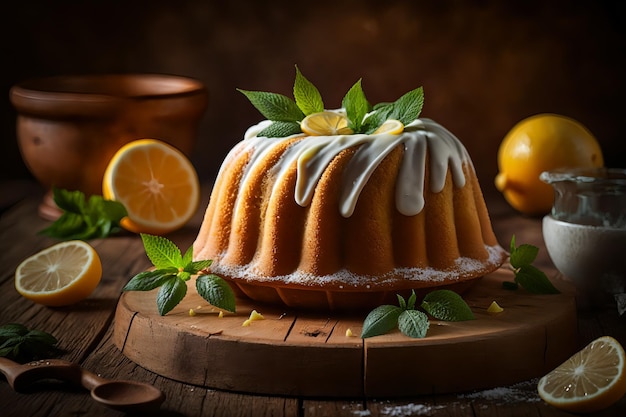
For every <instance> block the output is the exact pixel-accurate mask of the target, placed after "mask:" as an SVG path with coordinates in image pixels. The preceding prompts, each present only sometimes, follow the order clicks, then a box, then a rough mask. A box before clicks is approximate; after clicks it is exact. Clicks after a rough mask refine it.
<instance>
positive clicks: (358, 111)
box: [341, 80, 372, 133]
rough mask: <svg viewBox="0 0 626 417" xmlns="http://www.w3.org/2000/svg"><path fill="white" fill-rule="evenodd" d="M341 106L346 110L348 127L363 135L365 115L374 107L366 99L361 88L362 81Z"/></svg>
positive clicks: (351, 90) (352, 89) (355, 85)
mask: <svg viewBox="0 0 626 417" xmlns="http://www.w3.org/2000/svg"><path fill="white" fill-rule="evenodd" d="M341 106H342V107H343V108H344V109H345V110H346V116H347V117H348V121H349V123H348V127H349V128H350V129H352V130H353V131H354V132H355V133H362V132H361V128H362V126H363V119H364V118H365V115H366V114H367V113H368V112H370V111H371V110H372V106H371V105H370V104H369V102H368V101H367V98H365V93H364V92H363V89H362V87H361V80H359V81H357V82H356V83H355V84H354V85H353V86H352V87H351V88H350V90H348V92H347V93H346V95H345V96H344V98H343V100H342V101H341Z"/></svg>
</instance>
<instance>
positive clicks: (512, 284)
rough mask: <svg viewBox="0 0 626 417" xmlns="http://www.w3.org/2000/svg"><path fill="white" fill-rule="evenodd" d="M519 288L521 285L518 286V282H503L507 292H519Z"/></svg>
mask: <svg viewBox="0 0 626 417" xmlns="http://www.w3.org/2000/svg"><path fill="white" fill-rule="evenodd" d="M518 287H519V285H518V284H517V282H513V281H503V282H502V288H504V289H505V290H509V291H515V290H517V288H518Z"/></svg>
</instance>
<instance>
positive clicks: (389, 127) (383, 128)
mask: <svg viewBox="0 0 626 417" xmlns="http://www.w3.org/2000/svg"><path fill="white" fill-rule="evenodd" d="M402 132H404V125H403V124H402V122H401V121H400V120H396V119H389V120H386V121H385V123H383V124H382V125H380V126H379V127H378V129H376V130H375V131H374V133H372V135H380V134H382V133H386V134H388V135H399V134H400V133H402Z"/></svg>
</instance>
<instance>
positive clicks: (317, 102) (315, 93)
mask: <svg viewBox="0 0 626 417" xmlns="http://www.w3.org/2000/svg"><path fill="white" fill-rule="evenodd" d="M293 97H294V98H295V99H296V105H297V106H298V107H299V108H300V110H302V112H303V113H304V115H305V116H308V115H309V114H312V113H319V112H323V111H324V102H323V101H322V95H321V94H320V92H319V90H318V89H317V88H316V87H315V86H314V85H313V84H312V83H311V82H310V81H309V80H307V79H306V78H305V77H304V75H302V73H301V72H300V69H299V68H298V66H297V65H296V81H295V82H294V85H293ZM270 120H273V119H270Z"/></svg>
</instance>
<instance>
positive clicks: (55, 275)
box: [15, 240, 102, 307]
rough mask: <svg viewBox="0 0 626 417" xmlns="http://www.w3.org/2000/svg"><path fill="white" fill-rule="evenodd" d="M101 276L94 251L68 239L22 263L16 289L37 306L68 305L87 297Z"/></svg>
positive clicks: (81, 242)
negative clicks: (37, 304)
mask: <svg viewBox="0 0 626 417" xmlns="http://www.w3.org/2000/svg"><path fill="white" fill-rule="evenodd" d="M101 277H102V264H101V262H100V257H99V256H98V253H97V252H96V251H95V249H94V248H93V247H91V246H90V245H89V244H88V243H86V242H84V241H82V240H70V241H67V242H61V243H58V244H56V245H54V246H51V247H49V248H47V249H44V250H42V251H40V252H38V253H36V254H35V255H32V256H31V257H29V258H26V259H25V260H24V261H22V263H21V264H19V266H18V267H17V269H16V270H15V289H16V290H17V292H18V293H20V294H21V295H22V296H23V297H25V298H27V299H29V300H31V301H34V302H36V303H39V304H43V305H47V306H55V307H58V306H67V305H70V304H74V303H77V302H79V301H81V300H83V299H85V298H87V297H88V296H89V295H90V294H91V293H92V292H93V290H94V289H95V288H96V287H97V286H98V283H100V278H101Z"/></svg>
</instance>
